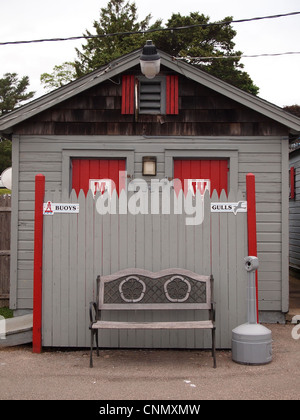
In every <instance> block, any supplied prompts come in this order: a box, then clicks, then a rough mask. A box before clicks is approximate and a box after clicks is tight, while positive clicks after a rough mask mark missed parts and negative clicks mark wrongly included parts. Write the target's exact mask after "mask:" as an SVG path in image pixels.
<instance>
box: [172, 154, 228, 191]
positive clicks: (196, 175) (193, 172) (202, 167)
mask: <svg viewBox="0 0 300 420" xmlns="http://www.w3.org/2000/svg"><path fill="white" fill-rule="evenodd" d="M174 178H175V179H176V178H177V179H179V180H180V181H181V184H182V187H183V188H184V191H187V180H188V179H204V180H207V179H209V180H210V192H211V194H212V193H213V191H214V190H216V191H217V193H218V194H219V195H220V194H221V191H222V190H225V192H226V194H227V193H228V179H227V178H228V166H227V160H196V159H195V160H177V159H176V160H174ZM185 180H186V181H185Z"/></svg>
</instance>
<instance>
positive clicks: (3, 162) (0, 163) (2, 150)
mask: <svg viewBox="0 0 300 420" xmlns="http://www.w3.org/2000/svg"><path fill="white" fill-rule="evenodd" d="M10 166H11V141H10V140H4V139H3V140H2V141H1V139H0V175H1V174H2V172H3V171H4V169H6V168H9V167H10Z"/></svg>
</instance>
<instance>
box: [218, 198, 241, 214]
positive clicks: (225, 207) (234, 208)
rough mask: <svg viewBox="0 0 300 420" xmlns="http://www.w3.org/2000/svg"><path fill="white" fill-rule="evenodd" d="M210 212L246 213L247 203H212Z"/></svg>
mask: <svg viewBox="0 0 300 420" xmlns="http://www.w3.org/2000/svg"><path fill="white" fill-rule="evenodd" d="M210 211H211V212H212V213H233V214H234V215H236V214H237V213H246V212H247V201H239V202H238V203H211V204H210Z"/></svg>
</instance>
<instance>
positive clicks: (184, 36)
mask: <svg viewBox="0 0 300 420" xmlns="http://www.w3.org/2000/svg"><path fill="white" fill-rule="evenodd" d="M231 20H232V17H226V18H224V19H222V21H220V22H214V23H216V25H212V24H211V23H212V22H210V21H209V17H208V16H205V15H203V14H200V13H198V12H195V13H190V15H189V16H181V14H180V13H177V14H173V15H172V17H171V18H170V19H169V20H168V22H167V24H166V28H170V29H171V28H180V27H185V26H189V27H190V28H187V29H182V30H173V31H163V32H156V33H153V35H152V39H153V42H154V43H155V45H156V46H157V47H158V48H159V49H161V50H163V51H165V52H167V53H168V54H170V55H172V56H174V57H177V58H181V59H183V61H185V62H187V63H190V64H192V65H194V66H197V67H199V68H200V69H201V70H204V71H206V72H208V73H210V74H212V75H213V76H215V77H218V78H219V79H221V80H224V81H225V82H228V83H230V84H232V85H234V86H236V87H238V88H240V89H243V90H245V91H247V92H250V93H253V94H255V95H257V94H258V90H259V89H258V87H257V86H255V85H254V83H253V81H252V80H251V78H250V76H249V75H248V73H246V72H245V71H242V69H243V67H244V66H243V64H242V63H240V57H241V55H242V53H241V52H240V51H234V47H235V43H234V42H233V38H234V37H235V36H236V31H235V30H234V29H233V28H232V26H231V24H230V21H231ZM221 22H228V23H226V24H220V23H221ZM204 57H208V58H204Z"/></svg>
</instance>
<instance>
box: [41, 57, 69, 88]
mask: <svg viewBox="0 0 300 420" xmlns="http://www.w3.org/2000/svg"><path fill="white" fill-rule="evenodd" d="M76 77H77V75H76V70H75V63H72V62H69V61H67V62H65V63H63V64H61V65H60V66H59V65H58V66H54V67H53V73H51V74H49V73H43V74H42V75H41V78H40V79H41V83H42V84H43V85H45V88H47V89H48V90H52V89H57V88H60V87H62V86H63V85H65V84H66V83H69V82H72V81H73V80H74V79H76Z"/></svg>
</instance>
